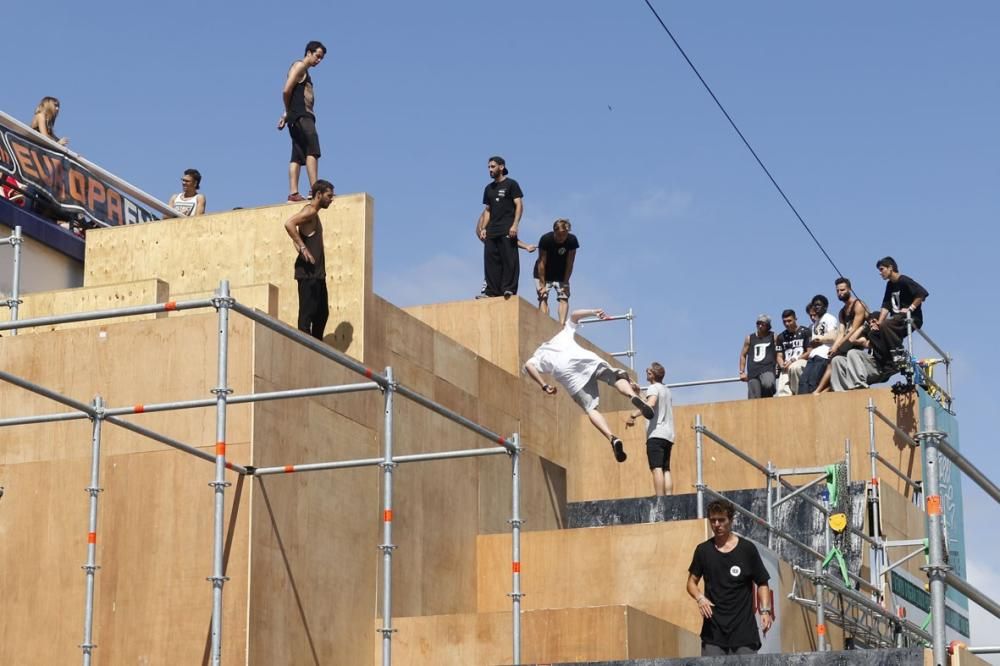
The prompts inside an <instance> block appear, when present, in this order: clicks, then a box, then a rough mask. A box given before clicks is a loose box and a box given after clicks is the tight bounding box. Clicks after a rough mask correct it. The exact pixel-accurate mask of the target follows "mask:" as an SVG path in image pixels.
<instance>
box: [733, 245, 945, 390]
mask: <svg viewBox="0 0 1000 666" xmlns="http://www.w3.org/2000/svg"><path fill="white" fill-rule="evenodd" d="M875 267H876V269H877V270H878V272H879V276H880V277H881V278H882V279H883V280H885V281H886V286H885V294H884V296H883V298H882V304H881V307H880V309H879V310H878V311H877V312H870V311H869V310H868V307H867V306H866V305H865V303H864V301H862V300H861V299H859V298H858V297H857V296H856V295H855V293H854V291H853V290H852V288H851V281H850V280H849V279H847V278H846V277H843V276H841V277H838V278H837V279H836V280H835V281H834V286H835V288H836V290H837V300H839V301H840V302H841V303H842V304H843V305H842V307H841V309H840V312H839V313H838V314H837V316H836V317H834V316H833V315H832V314H830V313H829V312H828V311H827V309H828V307H829V303H830V302H829V300H828V299H827V298H826V296H824V295H823V294H817V295H816V296H814V297H813V298H812V300H811V301H809V304H808V305H807V306H806V312H807V314H808V315H809V318H810V320H811V324H810V326H808V327H805V326H801V325H799V323H798V320H797V318H796V316H795V311H794V310H791V309H788V310H785V311H784V312H782V313H781V319H782V323H783V324H784V326H785V329H784V330H783V331H781V332H780V333H775V332H774V331H773V330H772V329H771V318H770V317H769V316H768V315H766V314H761V315H760V316H758V317H757V322H756V324H757V325H756V329H755V330H754V332H752V333H750V334H749V335H747V336H746V337H745V338H744V340H743V347H742V348H741V350H740V359H739V370H740V379H741V380H743V381H745V382H747V397H748V398H750V399H755V398H769V397H772V396H775V395H777V396H789V395H804V394H807V393H822V392H824V391H830V390H833V391H847V390H851V389H858V388H868V387H869V386H870V385H872V384H877V383H880V382H884V381H886V380H887V379H889V378H890V377H891V376H892V375H894V374H896V373H897V372H899V371H901V370H903V371H906V370H907V369H908V368H909V364H910V358H909V355H908V354H907V352H906V350H905V349H904V348H903V346H902V343H903V340H904V339H905V338H906V336H907V335H908V332H909V328H908V326H910V327H912V328H913V329H919V328H920V327H921V326H923V311H922V308H921V306H922V305H923V302H924V300H926V299H927V296H928V292H927V290H926V289H924V288H923V287H922V286H921V285H920V284H919V283H917V282H916V281H915V280H914V279H913V278H911V277H909V276H906V275H903V274H901V273H900V272H899V266H898V265H897V264H896V260H895V259H893V258H892V257H883V258H881V259H879V260H878V261H877V262H876V263H875ZM908 320H909V324H908V323H907V322H908Z"/></svg>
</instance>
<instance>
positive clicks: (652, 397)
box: [625, 361, 674, 496]
mask: <svg viewBox="0 0 1000 666" xmlns="http://www.w3.org/2000/svg"><path fill="white" fill-rule="evenodd" d="M666 374H667V371H666V370H665V369H664V368H663V366H662V365H660V364H659V363H656V362H655V361H654V362H653V363H651V364H650V366H649V367H648V368H646V381H647V382H649V386H648V388H646V400H645V402H646V404H647V405H649V406H650V407H652V408H653V410H654V411H655V412H656V416H655V418H652V419H650V420H649V422H648V423H647V424H646V459H647V460H648V461H649V471H650V472H651V473H652V474H653V494H654V495H657V496H659V495H673V494H674V480H673V479H672V478H671V476H670V451H671V450H672V449H673V448H674V409H673V400H672V399H671V397H670V389H668V388H667V387H666V386H664V385H663V378H664V376H666ZM632 388H635V387H634V386H633V387H632ZM639 414H640V412H633V413H631V414H629V415H628V420H627V421H625V427H626V428H631V427H632V426H634V425H635V420H636V419H637V418H639Z"/></svg>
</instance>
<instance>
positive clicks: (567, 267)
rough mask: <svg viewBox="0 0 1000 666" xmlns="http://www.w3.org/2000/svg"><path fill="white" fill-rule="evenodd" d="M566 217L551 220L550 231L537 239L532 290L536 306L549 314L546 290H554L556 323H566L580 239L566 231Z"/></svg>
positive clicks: (568, 226)
mask: <svg viewBox="0 0 1000 666" xmlns="http://www.w3.org/2000/svg"><path fill="white" fill-rule="evenodd" d="M570 228H571V225H570V223H569V220H567V219H564V218H560V219H558V220H556V221H555V222H553V223H552V231H550V232H549V233H547V234H545V235H543V236H542V237H541V238H540V239H539V240H538V261H536V262H535V289H536V291H537V292H538V309H539V310H541V311H542V312H544V313H545V314H548V313H549V291H550V290H551V289H553V288H555V290H556V301H557V302H558V303H559V324H560V325H563V326H565V325H566V315H567V314H568V313H569V279H570V277H571V276H572V275H573V262H575V261H576V251H577V249H579V247H580V242H579V241H578V240H577V239H576V236H574V235H573V234H571V233H570V232H569V230H570Z"/></svg>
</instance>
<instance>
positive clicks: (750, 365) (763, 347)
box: [747, 332, 777, 379]
mask: <svg viewBox="0 0 1000 666" xmlns="http://www.w3.org/2000/svg"><path fill="white" fill-rule="evenodd" d="M749 337H750V349H749V350H747V377H749V378H750V379H753V378H754V377H760V376H761V375H762V374H763V373H765V372H774V364H775V362H776V360H777V359H776V358H775V344H774V333H771V332H768V334H767V335H757V333H756V332H754V333H751V334H750V336H749Z"/></svg>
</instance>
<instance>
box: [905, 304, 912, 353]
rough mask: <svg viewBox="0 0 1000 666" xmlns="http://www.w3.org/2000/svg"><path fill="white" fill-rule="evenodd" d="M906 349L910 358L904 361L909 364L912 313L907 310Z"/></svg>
mask: <svg viewBox="0 0 1000 666" xmlns="http://www.w3.org/2000/svg"><path fill="white" fill-rule="evenodd" d="M906 347H907V349H908V350H909V352H910V358H908V359H906V362H907V363H908V364H909V363H911V362H912V361H913V313H912V312H910V310H909V308H907V310H906Z"/></svg>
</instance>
